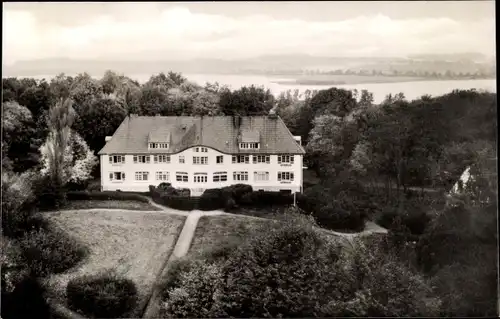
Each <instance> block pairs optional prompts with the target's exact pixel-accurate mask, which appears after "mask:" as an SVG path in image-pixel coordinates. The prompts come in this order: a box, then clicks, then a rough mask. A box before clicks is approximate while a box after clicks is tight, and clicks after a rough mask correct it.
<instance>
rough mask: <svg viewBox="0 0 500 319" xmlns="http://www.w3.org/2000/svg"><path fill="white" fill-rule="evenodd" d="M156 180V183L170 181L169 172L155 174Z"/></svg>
mask: <svg viewBox="0 0 500 319" xmlns="http://www.w3.org/2000/svg"><path fill="white" fill-rule="evenodd" d="M156 180H157V181H168V180H170V173H169V172H156Z"/></svg>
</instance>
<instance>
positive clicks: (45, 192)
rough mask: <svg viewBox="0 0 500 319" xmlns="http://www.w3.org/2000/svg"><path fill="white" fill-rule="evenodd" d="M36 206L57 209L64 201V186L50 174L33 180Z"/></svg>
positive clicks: (44, 209)
mask: <svg viewBox="0 0 500 319" xmlns="http://www.w3.org/2000/svg"><path fill="white" fill-rule="evenodd" d="M33 185H34V192H35V196H36V199H37V206H38V208H39V209H40V210H43V211H47V210H52V209H57V208H60V207H62V206H64V204H65V203H66V200H67V198H66V188H65V187H64V186H63V185H60V184H59V183H58V182H57V181H55V180H52V179H51V178H50V176H45V177H40V178H37V179H36V180H35V181H34V182H33Z"/></svg>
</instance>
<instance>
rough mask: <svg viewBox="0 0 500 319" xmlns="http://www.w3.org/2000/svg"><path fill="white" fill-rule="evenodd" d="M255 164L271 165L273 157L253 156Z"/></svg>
mask: <svg viewBox="0 0 500 319" xmlns="http://www.w3.org/2000/svg"><path fill="white" fill-rule="evenodd" d="M253 163H254V164H260V163H265V164H270V163H271V156H270V155H254V156H253Z"/></svg>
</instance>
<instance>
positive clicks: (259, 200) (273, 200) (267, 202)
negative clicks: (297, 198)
mask: <svg viewBox="0 0 500 319" xmlns="http://www.w3.org/2000/svg"><path fill="white" fill-rule="evenodd" d="M292 204H293V194H285V193H281V192H266V191H264V192H262V191H258V192H252V193H247V194H245V195H244V196H243V197H242V199H241V205H250V206H253V207H269V206H275V205H276V206H283V205H292Z"/></svg>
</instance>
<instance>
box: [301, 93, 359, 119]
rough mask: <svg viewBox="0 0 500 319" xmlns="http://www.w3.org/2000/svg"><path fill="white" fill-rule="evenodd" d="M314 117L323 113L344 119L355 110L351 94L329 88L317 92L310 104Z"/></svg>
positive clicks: (354, 101)
mask: <svg viewBox="0 0 500 319" xmlns="http://www.w3.org/2000/svg"><path fill="white" fill-rule="evenodd" d="M310 106H311V109H312V110H313V112H314V114H315V115H320V114H324V113H328V114H333V115H335V116H338V117H344V116H346V115H347V114H349V113H351V111H352V110H354V109H355V108H356V100H355V98H354V96H353V93H352V92H351V91H348V90H344V89H338V88H331V89H328V90H321V91H319V92H318V93H317V94H316V95H315V96H314V97H312V98H311V102H310Z"/></svg>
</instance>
